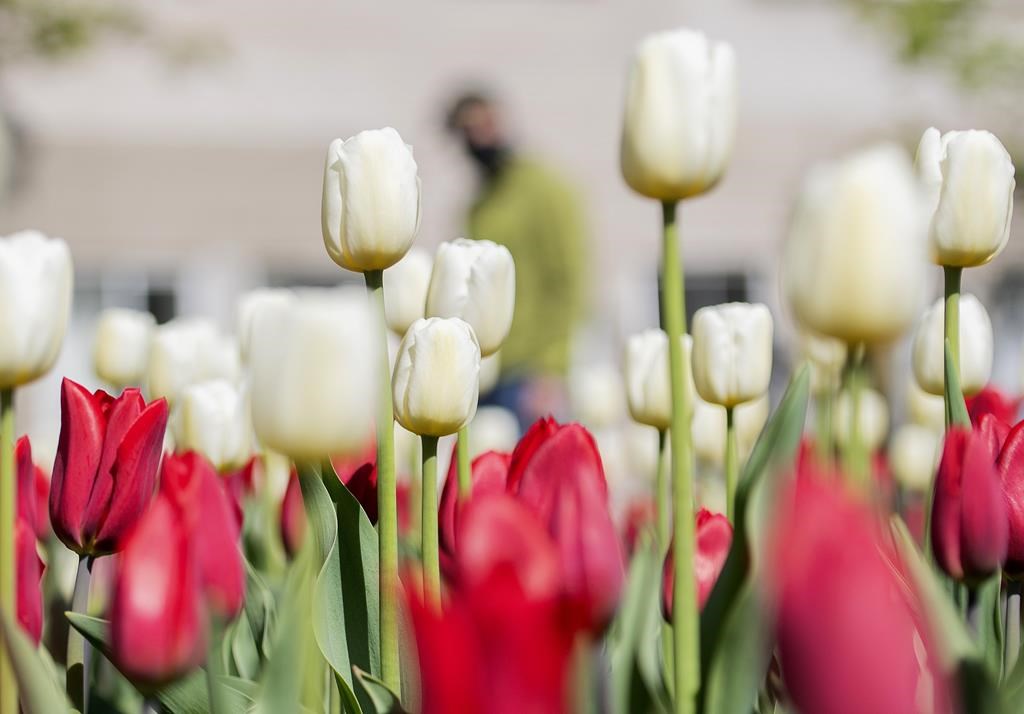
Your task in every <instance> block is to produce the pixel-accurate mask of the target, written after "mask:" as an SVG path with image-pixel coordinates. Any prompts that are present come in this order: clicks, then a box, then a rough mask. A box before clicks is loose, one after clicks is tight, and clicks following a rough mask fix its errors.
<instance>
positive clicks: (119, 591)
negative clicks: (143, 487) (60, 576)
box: [110, 494, 207, 689]
mask: <svg viewBox="0 0 1024 714" xmlns="http://www.w3.org/2000/svg"><path fill="white" fill-rule="evenodd" d="M186 516H187V514H185V513H183V512H182V509H181V507H180V506H179V505H178V504H176V503H175V502H174V500H173V499H171V498H170V497H167V496H164V495H163V494H161V495H160V496H158V497H157V498H156V500H155V501H154V502H153V505H152V506H151V507H150V509H149V510H148V511H147V512H146V515H145V516H144V517H143V518H142V520H141V521H140V522H139V526H138V528H136V529H134V530H133V531H132V533H131V535H130V536H129V537H128V539H127V540H126V542H125V547H124V550H123V551H122V553H121V557H120V558H119V559H118V567H117V574H116V577H115V580H114V595H113V600H112V602H111V608H110V646H111V654H112V658H113V660H114V662H116V663H117V667H118V669H119V670H121V672H122V673H124V675H125V676H126V677H128V679H130V680H131V681H132V682H134V683H135V684H136V685H139V686H142V687H143V688H144V689H157V688H159V687H161V686H163V685H165V684H167V683H169V682H172V681H174V680H175V679H178V678H179V677H181V676H183V675H185V674H187V673H188V672H189V671H191V670H192V669H195V668H196V667H198V666H199V665H201V664H202V663H203V659H204V657H205V655H206V639H207V633H206V619H207V615H206V609H205V607H204V603H203V598H202V596H201V590H200V577H199V570H198V564H197V562H196V560H195V558H194V548H193V545H192V543H191V541H190V537H189V531H188V526H187V524H186Z"/></svg>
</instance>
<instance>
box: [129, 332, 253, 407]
mask: <svg viewBox="0 0 1024 714" xmlns="http://www.w3.org/2000/svg"><path fill="white" fill-rule="evenodd" d="M147 370H148V372H147V373H148V380H149V393H150V395H152V396H153V397H163V398H164V399H166V400H167V401H168V402H169V403H171V404H174V403H176V401H177V399H178V397H179V396H180V395H181V393H182V391H184V389H185V387H187V386H189V385H190V384H195V383H196V382H203V381H206V380H208V379H227V380H231V381H237V380H238V379H239V377H240V376H241V363H240V360H239V355H238V346H237V345H236V344H235V342H234V341H233V340H231V339H230V338H228V337H226V336H224V335H221V334H220V332H219V331H218V330H217V327H216V325H214V324H213V322H212V321H210V320H206V319H202V318H179V319H175V320H171V321H170V322H168V323H166V324H163V325H160V326H159V327H157V328H156V332H155V333H154V334H153V342H152V344H151V346H150V352H149V364H148V368H147Z"/></svg>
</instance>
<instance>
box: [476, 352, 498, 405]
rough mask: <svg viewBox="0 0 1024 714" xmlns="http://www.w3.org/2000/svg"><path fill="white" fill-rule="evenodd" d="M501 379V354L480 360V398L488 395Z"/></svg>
mask: <svg viewBox="0 0 1024 714" xmlns="http://www.w3.org/2000/svg"><path fill="white" fill-rule="evenodd" d="M500 378H501V352H495V353H494V354H492V355H488V356H486V357H481V358H480V396H483V395H485V394H487V393H489V392H490V391H491V390H492V389H494V388H495V387H496V386H497V385H498V380H499V379H500Z"/></svg>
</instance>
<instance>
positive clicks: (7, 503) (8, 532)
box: [0, 388, 18, 714]
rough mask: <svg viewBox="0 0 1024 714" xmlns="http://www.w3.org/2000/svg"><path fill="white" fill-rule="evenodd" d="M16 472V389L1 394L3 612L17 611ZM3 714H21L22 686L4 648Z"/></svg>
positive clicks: (0, 667) (0, 654) (0, 660)
mask: <svg viewBox="0 0 1024 714" xmlns="http://www.w3.org/2000/svg"><path fill="white" fill-rule="evenodd" d="M17 488H18V485H17V476H16V474H15V473H14V390H13V389H11V388H7V389H4V390H2V391H0V610H3V611H4V612H7V613H13V612H14V609H15V602H16V599H15V597H16V596H15V589H14V577H15V572H16V568H15V562H14V557H15V556H14V514H15V504H16V503H17V502H18V492H17ZM0 714H18V683H17V681H16V680H15V679H14V670H13V669H12V667H11V660H10V656H9V655H8V653H7V648H6V647H0Z"/></svg>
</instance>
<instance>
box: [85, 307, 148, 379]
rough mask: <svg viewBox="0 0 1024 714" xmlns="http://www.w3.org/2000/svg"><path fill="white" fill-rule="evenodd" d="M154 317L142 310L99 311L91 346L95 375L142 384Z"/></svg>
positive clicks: (113, 309) (116, 309)
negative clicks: (94, 337)
mask: <svg viewBox="0 0 1024 714" xmlns="http://www.w3.org/2000/svg"><path fill="white" fill-rule="evenodd" d="M154 329H156V318H154V317H153V316H152V315H151V314H150V313H148V312H143V311H141V310H129V309H126V308H120V307H113V308H108V309H106V310H104V311H103V312H102V313H100V318H99V322H98V323H97V324H96V342H95V345H94V346H93V353H92V355H93V365H94V367H95V369H96V375H97V376H98V377H99V378H100V379H102V380H103V381H104V382H106V383H107V384H110V385H113V386H115V387H126V386H128V385H131V384H136V385H137V384H141V382H142V379H143V377H144V376H145V374H146V365H147V364H148V362H149V343H150V340H151V339H152V338H153V331H154Z"/></svg>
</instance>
